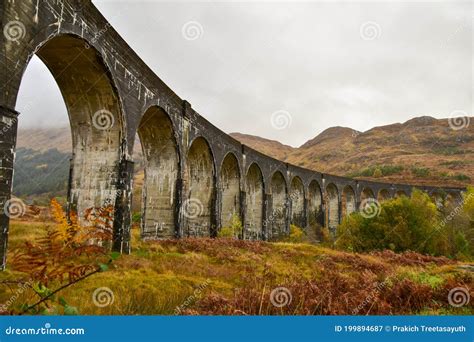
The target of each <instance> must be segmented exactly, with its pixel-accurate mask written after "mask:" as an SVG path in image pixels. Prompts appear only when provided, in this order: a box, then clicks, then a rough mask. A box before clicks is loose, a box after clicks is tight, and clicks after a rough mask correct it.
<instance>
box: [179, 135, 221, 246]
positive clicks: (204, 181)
mask: <svg viewBox="0 0 474 342" xmlns="http://www.w3.org/2000/svg"><path fill="white" fill-rule="evenodd" d="M214 160H215V159H214V155H213V153H212V150H211V146H210V145H209V143H208V141H207V140H206V139H205V138H204V137H202V136H200V137H197V138H195V139H194V140H193V141H192V143H191V144H190V147H189V150H188V154H187V160H186V168H185V172H184V179H183V191H184V196H183V197H184V202H183V205H182V208H181V211H182V215H183V221H184V225H183V227H184V228H183V235H184V236H185V237H211V236H215V235H216V231H215V228H216V227H215V224H216V221H215V219H216V218H215V202H216V200H215V199H216V188H215V184H216V180H215V174H216V173H215V163H214Z"/></svg>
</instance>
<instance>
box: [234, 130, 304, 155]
mask: <svg viewBox="0 0 474 342" xmlns="http://www.w3.org/2000/svg"><path fill="white" fill-rule="evenodd" d="M229 135H230V136H231V137H233V138H235V139H237V140H238V141H240V142H241V143H242V144H244V145H247V146H249V147H252V148H255V147H256V146H258V151H260V152H262V153H265V154H267V155H269V156H272V157H273V158H276V159H280V160H286V158H288V157H289V156H290V154H292V153H293V152H294V151H295V150H296V149H295V148H294V147H291V146H288V145H283V144H282V143H281V142H279V141H276V140H270V139H265V138H260V137H257V136H255V135H250V134H242V133H230V134H229Z"/></svg>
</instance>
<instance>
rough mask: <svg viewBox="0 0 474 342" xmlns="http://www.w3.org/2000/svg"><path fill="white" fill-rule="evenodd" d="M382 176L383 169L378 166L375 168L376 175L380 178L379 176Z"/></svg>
mask: <svg viewBox="0 0 474 342" xmlns="http://www.w3.org/2000/svg"><path fill="white" fill-rule="evenodd" d="M382 176H383V173H382V170H381V169H380V168H376V169H375V170H374V177H375V178H379V177H382Z"/></svg>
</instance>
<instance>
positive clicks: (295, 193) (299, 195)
mask: <svg viewBox="0 0 474 342" xmlns="http://www.w3.org/2000/svg"><path fill="white" fill-rule="evenodd" d="M290 184H291V185H290V205H291V224H294V225H296V226H298V227H301V228H304V227H305V226H306V224H305V222H304V221H305V214H304V202H305V196H304V195H305V193H304V185H303V181H302V180H301V178H300V177H298V176H295V177H293V179H292V180H291V183H290Z"/></svg>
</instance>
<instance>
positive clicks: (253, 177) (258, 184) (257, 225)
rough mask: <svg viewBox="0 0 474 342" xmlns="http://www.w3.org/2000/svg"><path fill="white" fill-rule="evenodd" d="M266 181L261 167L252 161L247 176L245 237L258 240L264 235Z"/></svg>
mask: <svg viewBox="0 0 474 342" xmlns="http://www.w3.org/2000/svg"><path fill="white" fill-rule="evenodd" d="M263 201H264V183H263V175H262V171H261V170H260V167H259V166H258V165H257V164H256V163H252V165H250V167H249V168H248V171H247V174H246V176H245V215H244V216H245V217H244V239H248V240H257V239H261V238H262V236H263Z"/></svg>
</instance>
